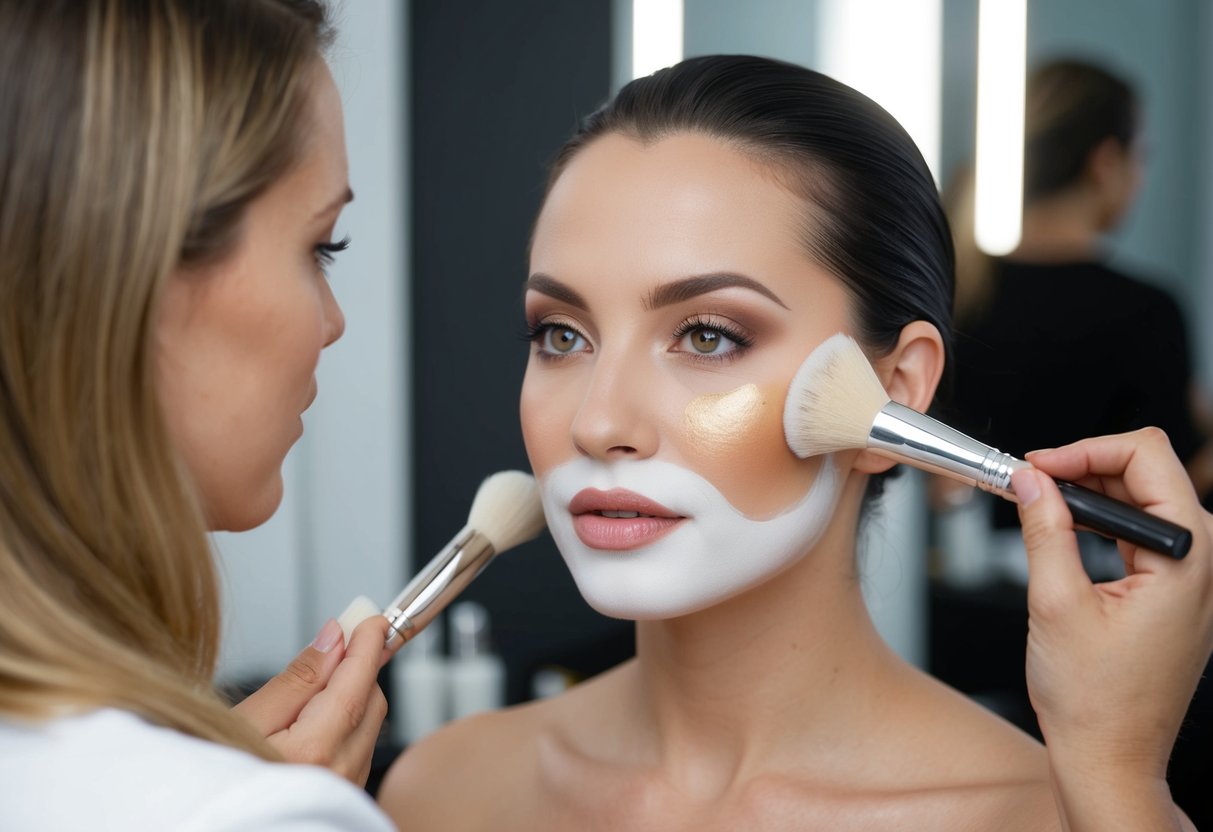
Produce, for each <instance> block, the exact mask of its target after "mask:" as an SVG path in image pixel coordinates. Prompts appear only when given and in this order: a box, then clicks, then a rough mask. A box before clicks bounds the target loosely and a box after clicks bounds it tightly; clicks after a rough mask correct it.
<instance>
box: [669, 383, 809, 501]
mask: <svg viewBox="0 0 1213 832" xmlns="http://www.w3.org/2000/svg"><path fill="white" fill-rule="evenodd" d="M782 401H783V390H782V389H780V387H779V386H777V385H763V386H759V385H757V384H746V385H743V386H741V387H738V388H737V389H735V390H731V391H727V392H724V393H711V394H705V395H702V396H697V397H696V398H694V399H692V400H691V401H690V402H689V403H688V404H687V405H686V407H685V408H684V410H683V419H682V424H681V426H680V430H681V432H682V434H683V438H682V441H681V442H679V445H680V446H681V447H682V448H683V449H685V450H684V454H685V456H686V459H685V463H686V464H687V467H689V468H691V469H692V470H694V471H695V472H696V473H698V474H699V475H700V476H702V477H704V478H705V479H707V480H708V481H709V482H711V483H713V484H714V485H715V486H716V487H717V488H719V489H720V492H721V493H722V494H723V495H724V496H725V498H726V499H727V500H728V501H729V502H730V503H731V504H732V505H733V506H734V507H735V508H736V509H737V510H738V511H740V512H741V513H742V514H744V515H745V516H747V517H751V518H755V519H761V518H767V517H772V516H774V515H776V514H779V513H780V512H782V511H783V510H785V509H786V508H787V507H788V506H790V505H791V504H793V503H795V502H796V501H797V500H799V499H800V498H801V497H803V496H804V494H805V493H806V492H807V491H808V490H809V487H810V486H811V485H812V483H813V480H814V479H815V477H816V476H817V472H818V469H819V465H818V464H817V463H816V462H814V463H806V462H805V461H803V460H800V459H798V458H797V457H796V456H795V455H794V454H793V453H792V451H791V450H790V449H789V448H788V445H787V442H786V441H785V440H784V433H783V422H782V406H781V404H782Z"/></svg>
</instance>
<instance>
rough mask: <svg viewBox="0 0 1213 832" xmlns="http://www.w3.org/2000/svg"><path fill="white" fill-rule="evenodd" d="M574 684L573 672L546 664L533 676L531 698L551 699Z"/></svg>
mask: <svg viewBox="0 0 1213 832" xmlns="http://www.w3.org/2000/svg"><path fill="white" fill-rule="evenodd" d="M572 686H573V677H572V674H571V673H569V672H568V671H566V670H563V669H561V668H559V667H553V666H551V665H544V666H543V667H541V668H539V669H538V670H536V671H535V675H534V676H532V677H531V698H532V699H550V698H551V697H553V696H559V695H560V694H562V693H564V692H565V691H566V690H568V689H569V688H570V687H572Z"/></svg>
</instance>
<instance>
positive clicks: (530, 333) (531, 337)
mask: <svg viewBox="0 0 1213 832" xmlns="http://www.w3.org/2000/svg"><path fill="white" fill-rule="evenodd" d="M526 339H527V340H528V341H530V342H532V343H533V344H535V352H536V353H537V354H538V355H539V356H540V357H542V358H548V359H561V358H565V357H567V356H570V355H576V354H577V353H580V352H585V351H586V350H588V349H589V347H590V342H589V341H588V340H587V339H586V337H585V336H584V335H582V334H581V332H579V331H578V330H577V329H575V328H574V327H572V326H570V325H568V324H566V323H558V322H555V321H546V322H545V321H540V322H539V323H536V324H529V325H528V326H527V332H526Z"/></svg>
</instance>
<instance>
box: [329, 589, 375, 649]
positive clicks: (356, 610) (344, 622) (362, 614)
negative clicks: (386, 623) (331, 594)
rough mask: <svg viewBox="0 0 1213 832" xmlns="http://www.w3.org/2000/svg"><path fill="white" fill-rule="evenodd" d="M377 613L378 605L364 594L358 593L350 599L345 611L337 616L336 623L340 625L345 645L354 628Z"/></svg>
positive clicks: (348, 641)
mask: <svg viewBox="0 0 1213 832" xmlns="http://www.w3.org/2000/svg"><path fill="white" fill-rule="evenodd" d="M379 614H380V610H379V605H378V604H376V603H375V602H374V601H372V600H371V599H370V598H367V597H366V596H365V595H359V596H358V597H357V598H355V599H354V600H353V601H350V605H349V606H348V607H346V608H345V612H343V613H341V615H339V616H338V617H337V623H338V624H340V625H341V633H342V635H344V636H345V643H346V644H347V645H348V644H349V643H350V636H352V635H353V634H354V629H355V628H357V626H358V625H359V624H361V623H362V622H363V621H366V620H367V619H368V618H374V617H375V616H376V615H379Z"/></svg>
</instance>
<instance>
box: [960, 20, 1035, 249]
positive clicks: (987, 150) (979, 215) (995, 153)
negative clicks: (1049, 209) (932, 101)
mask: <svg viewBox="0 0 1213 832" xmlns="http://www.w3.org/2000/svg"><path fill="white" fill-rule="evenodd" d="M1027 24H1028V4H1027V0H981V5H980V7H979V11H978V16H977V155H976V161H975V173H974V176H975V181H974V204H975V207H974V217H973V234H974V237H975V238H976V240H977V245H978V246H980V247H981V249H982V250H983V251H985V252H986V253H987V254H992V255H996V256H997V255H1001V254H1007V253H1009V252H1011V251H1012V250H1014V248H1015V247H1016V246H1017V245H1019V238H1020V236H1021V234H1022V233H1023V121H1024V114H1023V111H1024V76H1025V74H1026V69H1025V58H1026V54H1027Z"/></svg>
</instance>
